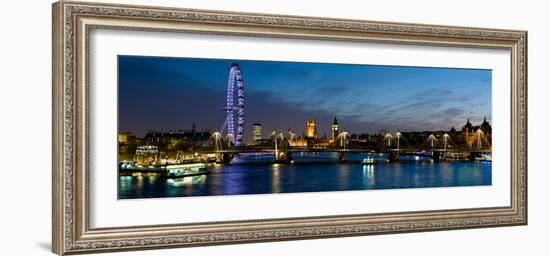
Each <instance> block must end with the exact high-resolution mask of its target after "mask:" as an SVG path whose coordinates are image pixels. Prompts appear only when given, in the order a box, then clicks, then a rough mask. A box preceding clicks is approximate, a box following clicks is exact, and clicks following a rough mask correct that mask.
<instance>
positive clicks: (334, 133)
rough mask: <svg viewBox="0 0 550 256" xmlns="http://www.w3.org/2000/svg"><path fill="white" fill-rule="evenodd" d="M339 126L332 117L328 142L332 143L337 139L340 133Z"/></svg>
mask: <svg viewBox="0 0 550 256" xmlns="http://www.w3.org/2000/svg"><path fill="white" fill-rule="evenodd" d="M339 129H340V125H338V120H336V117H334V122H333V123H332V127H331V129H330V130H331V135H330V141H331V142H334V141H336V137H338V134H339V133H340V130H339Z"/></svg>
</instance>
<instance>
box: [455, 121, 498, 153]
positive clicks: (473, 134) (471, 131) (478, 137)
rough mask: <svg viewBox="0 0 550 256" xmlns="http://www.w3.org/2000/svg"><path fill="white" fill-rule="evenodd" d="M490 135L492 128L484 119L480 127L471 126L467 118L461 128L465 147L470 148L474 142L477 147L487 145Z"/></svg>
mask: <svg viewBox="0 0 550 256" xmlns="http://www.w3.org/2000/svg"><path fill="white" fill-rule="evenodd" d="M491 133H492V127H491V124H489V122H487V118H486V117H484V118H483V122H482V123H481V125H478V126H474V125H472V123H470V118H468V120H467V121H466V124H465V125H464V126H462V137H463V140H464V144H465V146H467V147H472V145H474V142H476V141H477V145H478V146H482V145H481V144H484V143H485V144H488V143H489V140H490V139H491Z"/></svg>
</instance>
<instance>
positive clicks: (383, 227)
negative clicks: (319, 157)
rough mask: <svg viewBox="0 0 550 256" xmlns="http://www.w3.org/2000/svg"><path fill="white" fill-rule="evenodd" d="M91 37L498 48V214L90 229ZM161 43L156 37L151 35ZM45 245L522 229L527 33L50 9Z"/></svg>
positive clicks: (121, 246) (74, 6)
mask: <svg viewBox="0 0 550 256" xmlns="http://www.w3.org/2000/svg"><path fill="white" fill-rule="evenodd" d="M94 29H118V30H120V29H123V30H142V31H158V32H186V33H204V34H224V35H240V36H253V37H278V38H300V39H307V40H342V41H357V42H379V43H397V44H418V45H432V46H460V47H476V48H498V49H508V50H510V51H511V60H512V61H511V63H512V65H511V67H510V68H511V74H512V75H511V93H512V97H511V99H510V100H511V105H512V116H511V120H512V122H511V124H510V125H511V131H512V134H511V136H510V139H511V143H512V144H511V145H512V152H510V154H511V180H512V182H511V184H510V185H511V194H510V197H511V205H510V206H507V207H492V208H476V209H456V210H438V211H424V212H396V213H379V214H357V215H343V216H314V217H303V218H285V219H262V220H246V221H227V222H211V223H191V224H172V225H157V226H140V227H117V228H108V229H92V228H90V226H89V221H88V220H89V216H88V208H89V206H88V203H89V200H88V193H87V184H88V183H87V182H88V158H87V156H88V148H87V147H88V143H87V138H88V136H87V131H88V119H87V118H88V105H87V97H88V73H87V70H88V61H89V60H88V35H89V32H90V31H91V30H94ZM159 35H160V34H159ZM52 72H53V146H52V150H53V180H52V186H53V238H52V239H53V242H52V249H53V251H54V252H55V253H57V254H60V255H62V254H73V253H84V252H101V251H113V250H129V249H150V248H165V247H182V246H201V245H216V244H229V243H250V242H261V241H279V240H296V239H310V238H322V237H340V236H356V235H372V234H387V233H397V232H418V231H435V230H450V229H464V228H480V227H495V226H509V225H526V224H527V32H526V31H511V30H497V29H482V28H464V27H449V26H434V25H423V24H403V23H388V22H373V21H358V20H340V19H327V18H313V17H297V16H279V15H271V14H269V15H268V14H254V13H234V12H217V11H207V10H190V9H176V8H161V7H145V6H128V5H110V4H96V3H82V2H67V1H61V2H57V3H55V4H54V5H53V67H52Z"/></svg>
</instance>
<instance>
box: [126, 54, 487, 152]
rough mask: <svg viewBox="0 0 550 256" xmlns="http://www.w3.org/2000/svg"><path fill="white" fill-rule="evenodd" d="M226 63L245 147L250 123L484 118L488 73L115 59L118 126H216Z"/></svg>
mask: <svg viewBox="0 0 550 256" xmlns="http://www.w3.org/2000/svg"><path fill="white" fill-rule="evenodd" d="M232 63H238V64H239V65H240V66H241V69H242V72H243V78H244V86H245V95H246V101H245V105H246V114H245V142H247V143H249V142H250V141H251V140H252V125H253V124H254V123H261V124H262V130H263V133H264V134H263V135H264V137H265V136H266V134H268V133H270V131H272V130H281V131H286V130H287V129H290V130H292V131H293V132H295V133H297V134H298V135H302V134H303V133H304V132H305V128H306V120H308V119H309V118H313V119H315V120H316V122H317V129H318V134H319V136H320V137H321V136H324V135H325V134H326V135H327V137H330V134H331V133H330V132H331V131H330V128H331V125H332V121H333V119H334V117H337V118H338V121H339V123H340V125H341V128H342V130H345V131H348V132H350V133H364V132H369V133H377V132H379V131H380V130H388V131H395V130H398V129H399V130H402V131H423V130H449V129H450V128H451V127H452V126H454V127H455V128H457V129H458V128H459V127H461V126H462V125H463V124H464V121H465V120H466V119H467V118H470V121H471V122H472V123H481V122H482V120H483V118H484V117H486V118H487V120H489V122H490V121H491V71H490V70H472V69H451V68H424V67H395V66H366V65H345V64H320V63H294V62H292V63H291V62H268V61H242V60H211V59H189V58H161V57H139V56H119V131H127V132H132V133H134V134H136V135H138V136H143V135H144V134H145V133H146V132H147V131H148V130H159V131H160V130H163V131H169V130H178V129H189V128H190V127H191V126H192V124H193V123H195V124H196V125H197V129H199V130H204V129H210V130H211V131H218V130H220V129H221V127H222V125H223V122H224V120H225V112H224V111H222V107H223V106H224V103H225V90H226V86H227V85H226V84H227V76H228V70H229V67H230V65H231V64H232ZM152 124H154V125H152ZM152 126H154V127H152Z"/></svg>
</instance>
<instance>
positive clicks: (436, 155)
mask: <svg viewBox="0 0 550 256" xmlns="http://www.w3.org/2000/svg"><path fill="white" fill-rule="evenodd" d="M432 160H433V161H434V162H439V161H441V152H439V151H434V152H432Z"/></svg>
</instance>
